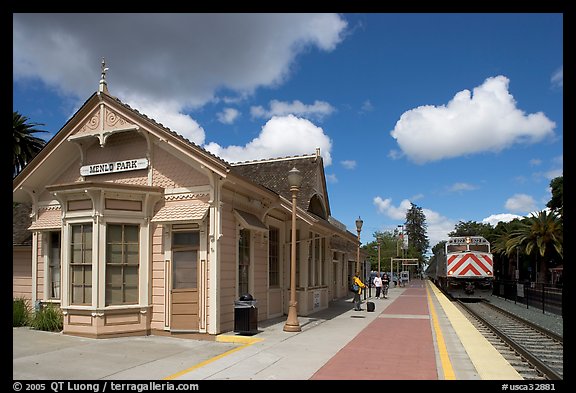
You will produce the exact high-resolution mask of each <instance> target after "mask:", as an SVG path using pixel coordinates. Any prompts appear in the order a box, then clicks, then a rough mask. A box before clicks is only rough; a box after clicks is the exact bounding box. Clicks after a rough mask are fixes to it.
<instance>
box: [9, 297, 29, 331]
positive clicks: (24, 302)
mask: <svg viewBox="0 0 576 393" xmlns="http://www.w3.org/2000/svg"><path fill="white" fill-rule="evenodd" d="M29 319H30V304H29V303H28V299H26V298H18V299H14V300H13V302H12V327H19V326H26V325H27V324H28V321H29Z"/></svg>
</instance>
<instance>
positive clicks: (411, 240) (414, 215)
mask: <svg viewBox="0 0 576 393" xmlns="http://www.w3.org/2000/svg"><path fill="white" fill-rule="evenodd" d="M410 204H411V207H410V209H408V211H407V212H406V223H405V224H404V228H405V230H406V233H407V234H408V249H409V252H408V255H411V256H412V257H414V258H418V259H420V261H423V260H424V254H425V253H426V250H428V248H429V247H430V240H429V239H428V236H427V235H426V229H427V228H428V224H426V215H425V214H424V212H423V211H422V208H421V207H419V206H416V205H415V204H414V203H410Z"/></svg>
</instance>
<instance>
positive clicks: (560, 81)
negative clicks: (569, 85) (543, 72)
mask: <svg viewBox="0 0 576 393" xmlns="http://www.w3.org/2000/svg"><path fill="white" fill-rule="evenodd" d="M550 82H552V85H554V86H558V87H564V66H561V67H560V68H559V69H558V70H556V71H555V72H554V74H552V77H551V78H550Z"/></svg>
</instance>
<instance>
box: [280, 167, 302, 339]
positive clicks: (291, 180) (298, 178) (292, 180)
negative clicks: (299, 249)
mask: <svg viewBox="0 0 576 393" xmlns="http://www.w3.org/2000/svg"><path fill="white" fill-rule="evenodd" d="M288 184H290V191H291V192H292V243H291V253H290V303H289V305H288V318H287V319H286V324H285V325H284V331H285V332H299V331H301V330H302V329H301V328H300V323H299V322H298V309H297V308H296V306H297V304H298V302H296V195H297V194H298V191H299V190H300V185H301V184H302V175H301V174H300V171H299V170H298V169H296V167H294V168H292V169H291V170H290V171H289V172H288Z"/></svg>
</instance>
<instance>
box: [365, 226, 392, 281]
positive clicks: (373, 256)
mask: <svg viewBox="0 0 576 393" xmlns="http://www.w3.org/2000/svg"><path fill="white" fill-rule="evenodd" d="M373 236H374V239H375V240H373V241H371V242H369V243H368V244H366V245H364V246H363V248H364V249H365V250H366V253H367V254H368V256H367V259H368V260H369V261H370V265H371V267H372V270H378V243H380V269H381V270H382V271H390V263H391V262H390V261H391V258H394V257H396V249H397V244H398V242H397V237H396V235H395V234H394V232H393V231H386V232H382V231H376V232H374V234H373Z"/></svg>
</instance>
